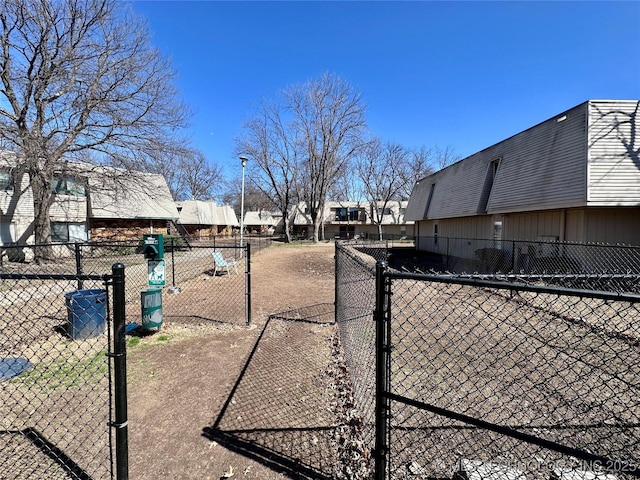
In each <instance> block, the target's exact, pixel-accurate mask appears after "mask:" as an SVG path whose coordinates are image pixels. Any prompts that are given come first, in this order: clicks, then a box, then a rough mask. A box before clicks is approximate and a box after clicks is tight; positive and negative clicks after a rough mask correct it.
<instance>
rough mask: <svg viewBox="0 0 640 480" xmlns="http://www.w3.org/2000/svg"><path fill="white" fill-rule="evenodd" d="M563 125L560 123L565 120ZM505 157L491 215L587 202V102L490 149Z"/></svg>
mask: <svg viewBox="0 0 640 480" xmlns="http://www.w3.org/2000/svg"><path fill="white" fill-rule="evenodd" d="M563 117H564V120H563V121H558V119H560V118H563ZM489 151H491V153H492V155H490V157H489V158H486V161H491V160H493V159H495V158H498V157H501V161H500V167H499V169H498V172H497V174H496V178H495V181H494V184H493V189H492V191H491V196H490V197H489V202H488V204H487V212H488V213H506V212H513V211H519V210H520V211H521V210H524V209H530V210H533V209H536V210H537V209H551V208H562V207H572V206H579V205H584V204H585V202H586V168H587V167H586V154H587V149H586V104H582V105H579V106H577V107H575V108H573V109H571V110H569V111H567V112H565V113H563V114H561V115H558V116H556V117H554V118H552V119H550V120H547V121H545V122H543V123H541V124H539V125H536V126H535V127H532V128H530V129H529V130H526V131H524V132H522V133H519V134H518V135H515V136H514V137H511V138H509V139H507V140H505V141H503V142H501V143H500V144H498V145H496V146H495V147H493V148H491V149H489Z"/></svg>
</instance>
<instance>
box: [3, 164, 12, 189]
mask: <svg viewBox="0 0 640 480" xmlns="http://www.w3.org/2000/svg"><path fill="white" fill-rule="evenodd" d="M0 190H4V191H5V192H11V191H13V172H12V171H11V170H10V169H8V168H2V169H0Z"/></svg>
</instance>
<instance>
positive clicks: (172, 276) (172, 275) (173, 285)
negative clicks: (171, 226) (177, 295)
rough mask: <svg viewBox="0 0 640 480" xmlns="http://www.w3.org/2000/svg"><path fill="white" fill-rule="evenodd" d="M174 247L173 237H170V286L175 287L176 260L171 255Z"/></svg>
mask: <svg viewBox="0 0 640 480" xmlns="http://www.w3.org/2000/svg"><path fill="white" fill-rule="evenodd" d="M175 249H176V247H175V245H174V243H173V237H172V238H171V286H172V287H174V288H175V286H176V261H175V257H174V256H173V252H174V250H175Z"/></svg>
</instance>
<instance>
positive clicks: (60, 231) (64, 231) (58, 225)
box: [51, 222, 88, 243]
mask: <svg viewBox="0 0 640 480" xmlns="http://www.w3.org/2000/svg"><path fill="white" fill-rule="evenodd" d="M87 239H88V235H87V225H86V224H84V223H71V222H51V241H52V242H65V243H66V242H86V241H87Z"/></svg>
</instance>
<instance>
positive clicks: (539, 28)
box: [133, 0, 640, 178]
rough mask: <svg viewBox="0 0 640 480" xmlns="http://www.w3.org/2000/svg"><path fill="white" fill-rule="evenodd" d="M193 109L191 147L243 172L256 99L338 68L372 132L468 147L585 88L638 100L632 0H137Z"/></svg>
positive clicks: (580, 95) (505, 133) (476, 147)
mask: <svg viewBox="0 0 640 480" xmlns="http://www.w3.org/2000/svg"><path fill="white" fill-rule="evenodd" d="M133 9H134V10H135V11H136V12H138V13H139V14H141V15H143V16H144V17H146V18H147V20H148V23H149V27H150V30H151V32H152V34H153V37H152V41H153V43H154V45H155V46H156V47H157V48H158V49H159V50H160V51H161V52H162V53H163V54H165V55H167V56H169V57H171V58H172V60H173V63H174V65H175V67H176V69H177V71H178V75H179V78H178V81H177V84H178V87H179V88H180V89H181V91H182V93H183V95H184V100H185V101H186V103H187V104H189V105H190V107H191V108H192V109H193V111H194V112H195V115H194V117H193V119H192V122H191V123H192V128H191V129H190V131H191V136H192V138H193V144H194V146H195V147H197V148H199V149H200V150H202V151H203V152H204V153H205V155H206V156H207V157H208V158H209V159H210V160H212V161H214V162H216V163H218V164H220V165H222V166H223V167H224V171H225V175H226V176H227V177H228V178H232V177H235V176H238V175H239V174H240V171H241V168H240V162H239V160H238V159H237V158H235V156H234V155H233V146H234V139H235V138H236V137H238V136H239V135H240V134H241V132H242V125H243V122H244V121H245V120H246V119H247V118H248V117H249V116H250V115H251V113H252V110H253V108H254V106H255V105H256V104H258V103H259V102H260V100H261V99H262V98H272V97H274V96H275V94H276V92H277V91H278V90H280V89H282V88H285V87H287V86H288V85H291V84H295V83H300V82H304V81H306V80H309V79H311V78H317V77H318V76H320V75H321V74H322V73H323V72H332V73H335V74H338V75H340V76H341V77H343V78H345V79H346V80H347V81H349V82H350V83H351V85H352V86H353V87H354V88H355V89H356V90H358V91H359V92H360V93H361V95H362V98H363V100H364V102H365V103H366V105H367V119H368V124H369V129H370V133H371V135H376V136H380V137H381V138H382V139H383V140H385V141H393V142H396V143H399V144H402V145H404V146H406V147H420V146H423V145H424V146H426V147H435V146H438V147H441V148H443V147H446V146H450V147H452V148H453V149H454V151H455V152H456V154H457V155H458V156H460V157H466V156H468V155H471V154H473V153H475V152H477V151H480V150H482V149H484V148H486V147H489V146H491V145H493V144H495V143H497V142H499V141H501V140H503V139H505V138H508V137H510V136H511V135H514V134H516V133H518V132H520V131H522V130H525V129H527V128H529V127H531V126H533V125H535V124H537V123H539V122H541V121H543V120H546V119H547V118H550V117H553V116H555V115H556V114H558V113H561V112H562V111H564V110H567V109H569V108H571V107H573V106H575V105H578V104H580V103H582V102H584V101H585V100H589V99H625V100H627V99H631V100H633V99H640V34H639V33H638V26H639V25H640V1H638V0H634V1H622V2H616V1H588V2H587V1H567V2H559V1H520V2H515V1H499V2H485V1H468V2H458V1H441V2H435V1H424V2H418V1H408V2H380V1H358V2H345V1H335V2H310V1H298V2H293V1H288V2H285V1H281V2H243V1H236V2H232V1H225V2H216V1H159V0H136V1H134V2H133Z"/></svg>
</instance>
